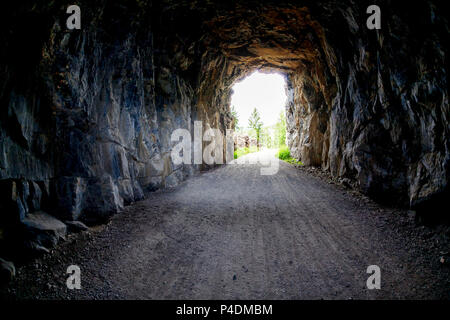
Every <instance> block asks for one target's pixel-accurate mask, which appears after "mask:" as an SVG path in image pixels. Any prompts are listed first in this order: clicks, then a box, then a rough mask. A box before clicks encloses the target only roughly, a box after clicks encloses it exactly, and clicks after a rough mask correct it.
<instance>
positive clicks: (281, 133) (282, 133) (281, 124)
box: [274, 110, 286, 147]
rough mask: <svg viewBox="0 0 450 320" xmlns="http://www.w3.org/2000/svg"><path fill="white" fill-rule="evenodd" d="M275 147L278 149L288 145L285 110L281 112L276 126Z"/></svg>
mask: <svg viewBox="0 0 450 320" xmlns="http://www.w3.org/2000/svg"><path fill="white" fill-rule="evenodd" d="M274 145H275V146H277V147H281V146H284V145H286V116H285V111H284V110H282V111H281V112H280V115H279V118H278V121H277V123H276V124H275V139H274Z"/></svg>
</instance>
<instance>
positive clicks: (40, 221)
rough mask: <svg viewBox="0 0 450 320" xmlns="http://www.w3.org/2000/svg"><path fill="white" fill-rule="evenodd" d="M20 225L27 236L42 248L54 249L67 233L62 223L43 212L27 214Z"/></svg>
mask: <svg viewBox="0 0 450 320" xmlns="http://www.w3.org/2000/svg"><path fill="white" fill-rule="evenodd" d="M22 223H23V225H24V227H25V229H26V232H27V233H28V234H29V236H30V237H31V238H32V239H33V240H34V241H36V243H38V244H39V245H42V246H44V247H54V246H55V245H56V244H57V243H58V241H59V240H60V239H63V240H64V239H65V236H66V232H67V227H66V225H65V224H64V223H62V222H61V221H59V220H58V219H56V218H54V217H52V216H51V215H49V214H47V213H45V212H43V211H37V212H34V213H29V214H28V215H27V216H26V217H25V219H23V221H22Z"/></svg>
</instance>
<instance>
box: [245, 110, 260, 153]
mask: <svg viewBox="0 0 450 320" xmlns="http://www.w3.org/2000/svg"><path fill="white" fill-rule="evenodd" d="M248 126H249V127H250V128H252V129H253V130H255V132H256V145H257V147H258V150H259V138H260V135H261V128H262V126H263V123H262V121H261V117H260V115H259V112H258V110H257V109H256V108H255V109H253V111H252V114H251V115H250V118H249V119H248Z"/></svg>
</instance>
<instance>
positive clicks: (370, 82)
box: [0, 0, 450, 242]
mask: <svg viewBox="0 0 450 320" xmlns="http://www.w3.org/2000/svg"><path fill="white" fill-rule="evenodd" d="M378 2H379V6H380V7H381V9H382V17H383V18H382V29H381V30H368V29H367V28H366V19H367V17H368V15H367V14H366V9H367V6H368V5H369V4H371V3H362V2H360V1H358V2H356V1H351V0H347V1H306V0H305V1H282V2H279V1H276V2H275V1H259V2H257V3H255V2H250V1H234V2H226V3H224V2H220V1H198V2H195V3H192V2H189V1H169V0H166V1H119V0H117V1H110V2H108V3H102V4H101V5H99V4H97V5H96V4H93V3H91V2H88V1H79V3H78V5H79V6H80V8H81V10H82V28H81V30H68V29H67V28H66V21H65V19H66V18H67V16H68V15H65V11H66V7H65V6H63V5H60V4H55V3H52V4H48V5H43V6H38V5H32V4H30V5H26V4H23V5H17V6H16V8H13V9H11V10H10V11H9V14H8V16H7V17H5V18H4V19H2V22H1V23H2V26H1V27H2V30H3V31H6V32H3V33H2V34H1V40H2V44H3V50H2V51H1V52H0V72H1V74H2V77H1V80H0V104H1V108H0V112H1V117H0V140H1V144H0V189H1V194H0V197H1V199H0V200H1V201H0V212H1V215H0V231H1V233H0V235H1V237H2V238H8V237H9V238H16V233H15V232H14V231H12V230H17V228H19V229H20V228H22V226H23V223H24V219H26V217H27V215H29V214H30V213H33V212H36V211H39V210H43V211H45V212H48V213H49V214H51V215H53V216H54V217H56V218H58V219H61V220H63V221H64V220H71V221H72V220H82V221H85V222H91V221H93V220H95V221H98V220H103V219H106V218H108V217H109V216H110V215H111V214H114V213H116V212H119V211H120V210H121V209H122V208H123V206H124V205H127V204H129V203H131V202H133V201H136V200H139V199H142V198H143V197H144V195H145V193H146V192H148V191H153V190H156V189H159V188H163V187H168V186H174V185H177V184H178V183H179V182H180V181H182V180H184V179H186V178H187V177H188V176H189V175H191V174H192V173H193V172H195V171H196V170H200V169H202V168H204V167H206V165H189V164H183V165H175V164H174V163H173V161H172V159H171V156H170V153H171V151H172V148H173V147H174V145H175V144H177V143H178V142H177V141H171V134H172V132H173V131H174V130H175V129H178V128H184V129H187V130H189V131H190V132H191V135H192V136H194V121H202V125H203V131H205V130H207V129H208V128H218V129H219V130H221V131H222V132H225V131H226V129H229V128H231V126H232V117H231V114H230V110H229V102H230V93H231V87H232V85H233V83H234V82H235V81H237V80H239V79H241V78H243V77H244V76H246V75H248V74H249V73H251V72H252V71H254V70H255V69H258V68H259V69H261V70H263V71H276V72H281V73H283V74H284V75H285V76H286V79H287V82H288V87H287V89H286V90H287V93H288V105H287V107H286V115H287V126H288V132H287V140H288V143H289V147H290V149H291V151H292V154H293V155H294V156H295V157H296V158H298V159H300V160H301V161H302V162H303V163H305V164H307V165H313V166H321V167H322V168H323V169H325V170H329V171H330V172H331V174H332V175H333V176H335V177H339V178H345V179H350V180H353V181H356V182H357V183H358V185H359V187H360V188H361V190H363V191H364V192H365V193H367V194H369V195H371V196H373V197H376V198H377V199H379V200H383V201H390V202H395V203H397V204H399V205H404V206H412V207H416V208H418V209H420V210H422V211H423V210H427V208H429V207H430V205H432V204H435V203H437V202H438V201H439V199H444V198H445V195H447V194H448V192H449V191H448V180H449V158H450V152H449V141H450V140H449V134H450V132H449V131H450V130H449V125H448V123H449V122H448V121H449V119H448V117H449V105H448V89H447V87H448V84H447V68H448V57H447V49H448V38H449V37H448V22H447V20H446V18H445V17H444V16H443V12H445V10H444V9H443V8H441V4H440V3H439V2H437V1H436V2H434V1H422V2H421V3H419V4H416V5H414V6H409V5H404V6H401V5H399V4H398V3H394V1H378ZM25 20H26V21H27V23H28V24H24V23H23V21H25ZM29 24H31V25H33V28H30V26H29ZM204 145H205V143H204ZM0 242H1V241H0Z"/></svg>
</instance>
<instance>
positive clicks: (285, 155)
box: [276, 146, 303, 166]
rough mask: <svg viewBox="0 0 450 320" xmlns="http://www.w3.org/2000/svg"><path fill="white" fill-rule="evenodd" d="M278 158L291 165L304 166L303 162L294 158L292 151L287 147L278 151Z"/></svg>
mask: <svg viewBox="0 0 450 320" xmlns="http://www.w3.org/2000/svg"><path fill="white" fill-rule="evenodd" d="M276 157H277V158H278V159H280V160H283V161H286V162H287V163H290V164H294V165H295V164H297V165H301V166H302V165H303V163H302V162H301V161H298V160H297V159H294V158H292V156H291V151H289V148H288V147H287V146H282V147H281V148H280V149H278V152H277V154H276Z"/></svg>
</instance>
